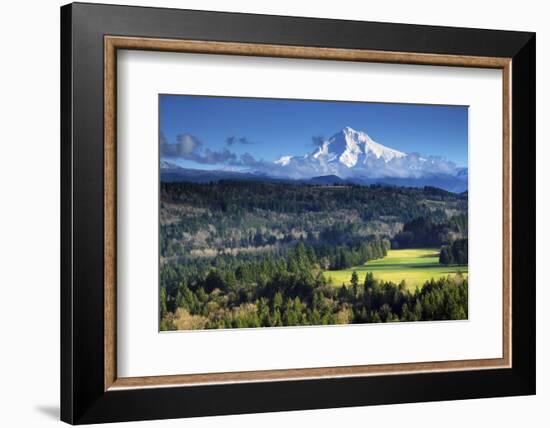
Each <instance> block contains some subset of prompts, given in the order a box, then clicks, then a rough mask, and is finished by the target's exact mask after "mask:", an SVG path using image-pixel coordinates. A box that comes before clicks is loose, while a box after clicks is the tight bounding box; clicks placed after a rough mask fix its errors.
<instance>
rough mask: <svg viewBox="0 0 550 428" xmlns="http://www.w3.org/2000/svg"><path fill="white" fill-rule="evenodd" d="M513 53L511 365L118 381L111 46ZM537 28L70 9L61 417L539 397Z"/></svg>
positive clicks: (66, 17)
mask: <svg viewBox="0 0 550 428" xmlns="http://www.w3.org/2000/svg"><path fill="white" fill-rule="evenodd" d="M105 36H127V37H141V38H155V39H171V40H201V41H216V42H235V43H248V44H269V45H285V46H299V47H324V48H335V49H360V50H370V51H380V52H386V51H389V52H403V53H417V54H437V55H458V56H475V57H497V58H510V59H511V67H512V68H511V75H512V80H511V82H512V84H511V141H512V144H511V163H512V174H511V180H512V192H511V206H512V221H511V242H512V252H511V258H512V263H511V264H512V276H511V320H512V321H511V322H512V331H511V338H512V339H511V340H512V342H511V355H512V362H511V367H510V368H499V369H493V370H475V369H472V370H462V371H449V372H429V373H413V374H395V375H372V376H363V377H361V376H357V377H345V378H318V379H302V380H292V381H276V380H273V381H260V382H250V383H223V384H215V385H201V386H177V387H160V388H136V389H117V390H109V389H107V390H106V388H105V381H104V380H105V370H106V368H105V347H104V345H105V343H104V340H105V322H104V309H105V308H104V302H105V300H104V297H105V296H104V287H103V285H104V184H105V183H104V48H105V46H104V40H105ZM535 97H536V90H535V34H534V33H527V32H512V31H495V30H481V29H466V28H448V27H435V26H420V25H408V24H389V23H375V22H358V21H342V20H328V19H312V18H297V17H284V16H267V15H251V14H237V13H222V12H205V11H190V10H178V9H160V8H144V7H128V6H108V5H99V4H85V3H74V4H69V5H66V6H63V7H62V8H61V419H62V420H63V421H65V422H68V423H71V424H86V423H99V422H116V421H131V420H145V419H165V418H179V417H191V416H205V415H224V414H239V413H257V412H270V411H284V410H301V409H318V408H330V407H347V406H364V405H375V404H392V403H406V402H420V401H439V400H458V399H469V398H482V397H499V396H513V395H529V394H534V393H535V346H536V344H535V336H536V330H535V284H536V283H535V239H536V231H535Z"/></svg>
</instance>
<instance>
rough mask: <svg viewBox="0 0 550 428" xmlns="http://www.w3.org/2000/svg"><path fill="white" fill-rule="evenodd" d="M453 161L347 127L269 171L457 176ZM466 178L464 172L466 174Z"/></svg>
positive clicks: (289, 174) (281, 174)
mask: <svg viewBox="0 0 550 428" xmlns="http://www.w3.org/2000/svg"><path fill="white" fill-rule="evenodd" d="M464 171H466V174H467V168H466V169H457V168H456V165H455V164H454V163H453V162H450V161H446V160H445V159H442V158H438V157H431V156H427V157H426V156H424V157H422V156H420V155H418V154H416V153H403V152H401V151H399V150H395V149H392V148H390V147H386V146H384V145H382V144H380V143H377V142H376V141H374V140H373V139H372V138H371V137H370V136H369V135H367V134H366V133H364V132H361V131H356V130H354V129H352V128H350V127H349V126H347V127H345V128H343V129H342V130H341V131H340V132H338V133H336V134H335V135H333V136H332V137H330V138H329V139H327V140H324V141H322V142H321V144H320V145H319V146H318V147H317V149H316V150H315V151H314V152H313V153H308V154H305V155H303V156H283V157H281V158H280V159H278V160H276V161H275V162H274V164H272V168H271V169H270V170H269V171H264V172H266V173H269V174H274V175H276V176H279V177H291V178H295V179H303V178H308V177H309V178H311V177H313V176H319V175H336V176H338V177H341V178H353V177H364V178H382V177H393V178H420V177H426V176H434V175H440V174H444V175H449V176H453V177H454V176H456V175H457V174H458V173H459V172H460V173H461V174H464ZM466 177H467V175H466Z"/></svg>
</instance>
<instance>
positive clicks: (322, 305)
mask: <svg viewBox="0 0 550 428" xmlns="http://www.w3.org/2000/svg"><path fill="white" fill-rule="evenodd" d="M61 53H62V64H61V71H62V76H61V79H62V92H61V100H62V112H61V113H62V114H61V125H62V141H61V147H62V148H61V156H62V159H61V164H62V171H61V173H62V180H61V187H62V189H61V190H62V207H61V208H62V210H61V211H62V235H61V242H62V265H61V269H62V283H61V287H62V293H61V298H62V301H61V311H62V312H61V338H62V343H61V355H62V361H61V367H62V376H61V387H62V388H61V389H62V396H61V403H62V405H61V409H62V420H64V421H66V422H69V423H72V424H83V423H97V422H115V421H128V420H143V419H155V418H157V419H160V418H176V417H188V416H200V415H221V414H231V413H247V412H268V411H280V410H297V409H314V408H327V407H343V406H359V405H371V404H388V403H404V402H417V401H433V400H450V399H463V398H476V397H494V396H505V395H526V394H534V393H535V280H534V276H535V262H534V251H535V221H534V220H535V210H534V207H535V196H534V195H535V162H534V160H535V35H534V34H533V33H524V32H509V31H495V30H479V29H463V28H445V27H427V26H416V25H406V24H384V23H371V22H354V21H338V20H326V19H312V18H292V17H281V16H265V15H248V14H233V13H218V12H202V11H189V10H175V9H155V8H140V7H127V6H107V5H91V4H78V3H76V4H71V5H67V6H64V7H62V8H61Z"/></svg>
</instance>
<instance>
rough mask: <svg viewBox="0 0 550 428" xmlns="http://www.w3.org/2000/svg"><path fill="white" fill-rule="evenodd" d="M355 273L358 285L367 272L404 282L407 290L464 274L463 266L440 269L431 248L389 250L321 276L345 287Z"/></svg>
mask: <svg viewBox="0 0 550 428" xmlns="http://www.w3.org/2000/svg"><path fill="white" fill-rule="evenodd" d="M353 271H356V272H357V275H358V276H359V283H360V284H362V283H363V281H364V280H365V275H366V274H367V272H372V273H373V274H374V277H375V278H377V279H379V280H382V281H392V282H395V283H399V282H401V281H402V280H405V282H406V284H407V287H408V288H410V289H414V288H416V287H417V286H418V287H420V286H422V285H423V284H424V282H425V281H428V280H430V279H431V278H434V279H437V278H440V277H442V276H447V275H456V274H457V273H458V272H461V273H463V274H466V275H467V273H468V267H467V266H443V265H440V264H439V250H438V249H433V248H415V249H406V250H389V251H388V255H387V256H386V257H384V258H383V259H379V260H373V261H370V262H367V263H365V264H364V265H362V266H355V267H353V268H350V269H343V270H338V271H326V272H325V273H324V275H325V277H326V278H328V279H330V281H331V283H332V284H334V285H335V286H340V285H342V284H349V281H350V278H351V274H352V272H353Z"/></svg>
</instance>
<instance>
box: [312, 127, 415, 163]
mask: <svg viewBox="0 0 550 428" xmlns="http://www.w3.org/2000/svg"><path fill="white" fill-rule="evenodd" d="M312 156H313V158H315V159H318V160H319V161H325V162H338V163H340V164H342V165H344V166H346V167H348V168H353V167H355V166H356V165H358V164H365V163H366V162H367V160H368V159H369V158H370V159H372V158H375V159H382V160H383V161H384V162H386V163H387V162H389V161H391V160H392V159H395V158H401V157H404V156H406V154H405V153H403V152H400V151H398V150H394V149H391V148H389V147H386V146H383V145H382V144H379V143H377V142H376V141H374V140H373V139H372V138H371V137H369V136H368V135H367V134H366V133H364V132H361V131H356V130H355V129H353V128H351V127H349V126H346V127H345V128H344V129H342V130H341V131H340V132H338V133H337V134H335V135H333V136H332V137H331V138H329V139H328V140H326V141H324V142H323V143H322V144H321V146H319V148H318V149H317V150H316V151H315V152H314V153H313V154H312Z"/></svg>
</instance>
